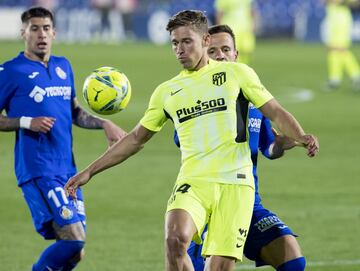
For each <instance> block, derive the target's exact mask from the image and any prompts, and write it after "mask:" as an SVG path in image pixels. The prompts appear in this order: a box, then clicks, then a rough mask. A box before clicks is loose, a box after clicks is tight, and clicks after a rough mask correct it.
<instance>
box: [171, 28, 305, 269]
mask: <svg viewBox="0 0 360 271" xmlns="http://www.w3.org/2000/svg"><path fill="white" fill-rule="evenodd" d="M209 34H210V35H211V40H210V46H209V49H208V55H209V56H210V57H211V58H212V59H214V60H217V61H236V58H237V56H238V52H237V50H236V48H235V37H234V34H233V32H232V30H231V28H230V27H229V26H227V25H215V26H212V27H210V28H209ZM248 132H249V144H250V149H251V160H252V162H253V174H254V180H255V203H254V210H253V215H252V220H251V224H250V229H249V232H248V236H247V239H246V243H245V248H244V255H245V256H246V257H247V258H248V259H250V260H252V261H255V262H256V266H262V265H266V264H269V265H271V266H273V267H274V268H275V269H276V270H279V271H303V270H305V263H306V261H305V258H304V257H303V256H302V254H301V251H300V247H299V244H298V242H297V241H296V238H295V237H294V234H293V232H292V231H291V229H290V228H289V227H288V226H287V225H286V224H284V223H283V222H282V221H281V220H280V219H279V218H278V217H277V216H276V215H275V214H274V213H272V212H271V211H269V210H267V209H265V208H264V206H263V205H262V204H261V198H260V195H259V184H258V176H257V157H258V154H259V150H260V151H261V152H262V154H263V155H264V156H265V157H267V158H269V159H277V158H280V157H281V156H282V155H283V154H284V152H285V150H288V149H291V148H293V147H295V146H296V145H297V143H296V142H295V141H294V140H291V139H290V138H288V137H286V136H281V135H278V134H277V133H276V132H275V131H274V130H273V129H272V127H271V124H270V121H269V119H268V118H266V117H264V116H263V115H262V113H261V111H260V110H258V109H256V108H255V107H254V106H253V105H252V104H250V106H249V116H248ZM174 139H175V143H176V145H177V146H179V147H180V143H179V139H178V137H177V133H175V136H174ZM204 234H206V231H204V233H203V236H204ZM201 249H202V245H198V244H196V243H195V242H191V244H190V247H189V249H188V254H189V255H190V257H191V260H192V262H193V265H194V267H195V271H203V270H204V266H205V261H204V258H203V257H202V256H201Z"/></svg>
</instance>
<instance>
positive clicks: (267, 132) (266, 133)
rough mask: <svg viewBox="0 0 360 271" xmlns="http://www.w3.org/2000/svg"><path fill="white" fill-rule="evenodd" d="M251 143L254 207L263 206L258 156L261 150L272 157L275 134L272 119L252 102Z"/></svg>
mask: <svg viewBox="0 0 360 271" xmlns="http://www.w3.org/2000/svg"><path fill="white" fill-rule="evenodd" d="M248 118H249V120H248V130H249V145H250V150H251V160H252V162H253V174H254V181H255V203H254V209H257V208H261V207H262V206H261V198H260V195H259V183H258V176H257V158H258V154H259V150H260V151H261V152H262V154H263V155H264V156H265V157H267V158H270V156H269V147H270V145H271V143H273V142H274V140H275V136H274V134H273V132H272V130H271V123H270V120H269V119H268V118H266V117H264V115H263V114H262V113H261V111H260V110H259V109H257V108H256V107H254V106H253V105H252V104H250V105H249V116H248Z"/></svg>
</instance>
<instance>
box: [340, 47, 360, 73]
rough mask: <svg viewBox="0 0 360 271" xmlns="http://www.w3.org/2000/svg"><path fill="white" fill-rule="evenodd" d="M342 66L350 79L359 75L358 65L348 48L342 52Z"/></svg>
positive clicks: (359, 68)
mask: <svg viewBox="0 0 360 271" xmlns="http://www.w3.org/2000/svg"><path fill="white" fill-rule="evenodd" d="M343 66H344V70H345V71H346V72H347V74H348V75H349V76H350V78H351V79H353V80H354V79H358V78H359V77H360V67H359V64H358V62H357V60H356V58H355V56H354V54H353V53H352V52H350V51H349V50H347V51H345V52H344V53H343Z"/></svg>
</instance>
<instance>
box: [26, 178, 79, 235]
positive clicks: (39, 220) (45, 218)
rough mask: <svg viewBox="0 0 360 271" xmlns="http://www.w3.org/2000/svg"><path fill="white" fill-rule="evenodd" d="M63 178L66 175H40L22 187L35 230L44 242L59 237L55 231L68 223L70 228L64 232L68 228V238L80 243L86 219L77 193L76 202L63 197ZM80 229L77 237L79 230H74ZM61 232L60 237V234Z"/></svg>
mask: <svg viewBox="0 0 360 271" xmlns="http://www.w3.org/2000/svg"><path fill="white" fill-rule="evenodd" d="M67 179H68V178H67V176H58V177H46V176H44V177H40V178H36V179H33V180H31V181H29V182H27V183H26V184H24V185H23V186H22V190H23V193H24V196H25V199H26V201H27V203H28V205H29V208H30V210H31V213H32V216H33V220H34V224H35V227H36V229H37V231H38V232H39V233H40V234H42V235H43V236H44V237H45V238H46V239H54V238H59V234H58V233H57V232H56V231H57V229H58V228H62V227H64V226H68V225H72V224H74V226H68V227H66V229H67V230H68V231H69V229H72V230H71V231H69V232H71V235H72V236H74V235H75V236H77V238H75V240H82V239H83V235H84V234H85V225H86V222H85V221H86V216H85V207H84V203H83V198H82V194H81V191H79V193H78V201H77V202H75V201H73V200H72V199H71V198H68V197H66V195H65V191H64V188H63V187H64V184H65V183H66V181H67ZM54 225H57V226H58V227H54ZM80 226H81V227H82V231H83V232H82V233H81V234H80V232H81V230H76V229H80V228H81V227H80ZM62 233H63V232H61V233H60V235H63V234H62ZM68 236H70V234H68Z"/></svg>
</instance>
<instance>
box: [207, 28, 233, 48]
mask: <svg viewBox="0 0 360 271" xmlns="http://www.w3.org/2000/svg"><path fill="white" fill-rule="evenodd" d="M208 31H209V34H210V35H214V34H218V33H228V34H229V35H230V36H231V38H232V40H233V43H234V48H235V49H236V45H235V35H234V32H233V31H232V29H231V27H230V26H228V25H227V24H217V25H213V26H210V27H209V30H208Z"/></svg>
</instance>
